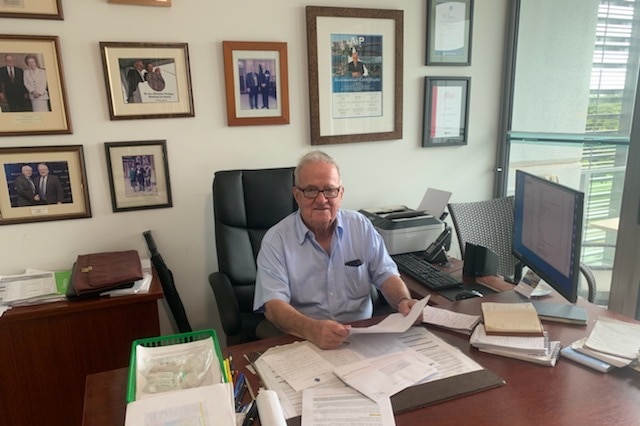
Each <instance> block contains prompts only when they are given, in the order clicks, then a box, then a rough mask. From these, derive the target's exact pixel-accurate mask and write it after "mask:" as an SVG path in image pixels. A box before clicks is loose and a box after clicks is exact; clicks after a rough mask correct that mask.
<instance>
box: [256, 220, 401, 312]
mask: <svg viewBox="0 0 640 426" xmlns="http://www.w3.org/2000/svg"><path fill="white" fill-rule="evenodd" d="M354 260H360V261H361V262H362V264H361V265H359V266H347V265H345V263H347V262H351V261H354ZM257 263H258V274H257V278H256V292H255V299H254V305H253V307H254V310H257V311H263V310H264V304H265V303H266V302H268V301H269V300H273V299H279V300H283V301H285V302H288V303H290V304H291V305H292V306H293V307H294V308H296V309H298V310H299V311H300V312H301V313H303V314H304V315H306V316H308V317H311V318H314V319H335V320H336V321H339V322H342V323H345V322H351V321H357V320H361V319H367V318H370V317H371V314H372V312H373V306H372V303H371V297H370V290H371V284H373V285H374V286H375V287H376V288H380V286H381V285H382V283H384V282H385V281H386V280H387V279H388V278H389V277H391V276H393V275H399V273H398V269H397V267H396V264H395V263H394V262H393V260H392V259H391V257H390V256H389V254H388V252H387V250H386V248H385V246H384V241H383V240H382V237H381V236H380V234H378V232H377V231H376V230H375V228H374V227H373V225H372V224H371V222H370V221H369V219H367V218H366V217H364V216H363V215H361V214H360V213H358V212H355V211H350V210H339V211H338V215H337V217H336V227H335V230H334V234H333V238H332V241H331V254H327V252H326V251H324V249H323V248H322V247H321V246H320V244H318V242H317V241H316V239H315V236H314V235H313V233H312V232H311V231H310V230H309V228H307V226H306V225H305V224H304V222H303V221H302V218H301V217H300V211H299V210H298V211H296V212H295V213H292V214H290V215H289V216H287V217H286V218H284V219H283V220H282V221H281V222H279V223H278V224H276V225H275V226H274V227H273V228H271V229H270V230H269V231H268V232H267V233H266V235H265V236H264V238H263V240H262V246H261V248H260V253H259V254H258V261H257ZM354 263H358V262H354Z"/></svg>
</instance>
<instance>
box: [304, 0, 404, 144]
mask: <svg viewBox="0 0 640 426" xmlns="http://www.w3.org/2000/svg"><path fill="white" fill-rule="evenodd" d="M306 15H307V54H308V66H309V102H310V112H311V144H312V145H322V144H338V143H349V142H366V141H376V140H389V139H402V66H403V63H402V58H403V11H402V10H381V9H354V8H338V7H317V6H307V8H306Z"/></svg>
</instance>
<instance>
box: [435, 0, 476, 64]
mask: <svg viewBox="0 0 640 426" xmlns="http://www.w3.org/2000/svg"><path fill="white" fill-rule="evenodd" d="M472 24H473V0H428V1H427V58H426V63H427V65H471V28H472Z"/></svg>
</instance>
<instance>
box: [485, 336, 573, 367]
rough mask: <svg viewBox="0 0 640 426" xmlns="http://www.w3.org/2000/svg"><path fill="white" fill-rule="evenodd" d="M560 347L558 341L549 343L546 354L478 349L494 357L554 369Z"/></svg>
mask: <svg viewBox="0 0 640 426" xmlns="http://www.w3.org/2000/svg"><path fill="white" fill-rule="evenodd" d="M561 348H562V345H561V344H560V342H559V341H553V342H549V351H548V353H547V354H544V355H540V354H530V353H526V352H521V351H513V350H508V349H495V348H488V347H487V348H478V350H479V351H480V352H486V353H490V354H494V355H500V356H505V357H509V358H514V359H519V360H522V361H528V362H533V363H535V364H540V365H546V366H549V367H555V365H556V362H557V361H558V357H559V356H560V349H561Z"/></svg>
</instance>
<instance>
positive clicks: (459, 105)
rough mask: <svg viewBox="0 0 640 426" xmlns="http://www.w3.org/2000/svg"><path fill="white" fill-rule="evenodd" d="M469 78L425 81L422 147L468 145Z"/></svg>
mask: <svg viewBox="0 0 640 426" xmlns="http://www.w3.org/2000/svg"><path fill="white" fill-rule="evenodd" d="M470 84H471V78H470V77H425V85H424V118H423V130H422V146H423V147H434V146H450V145H466V144H467V123H468V121H469V117H468V113H469V85H470Z"/></svg>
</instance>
